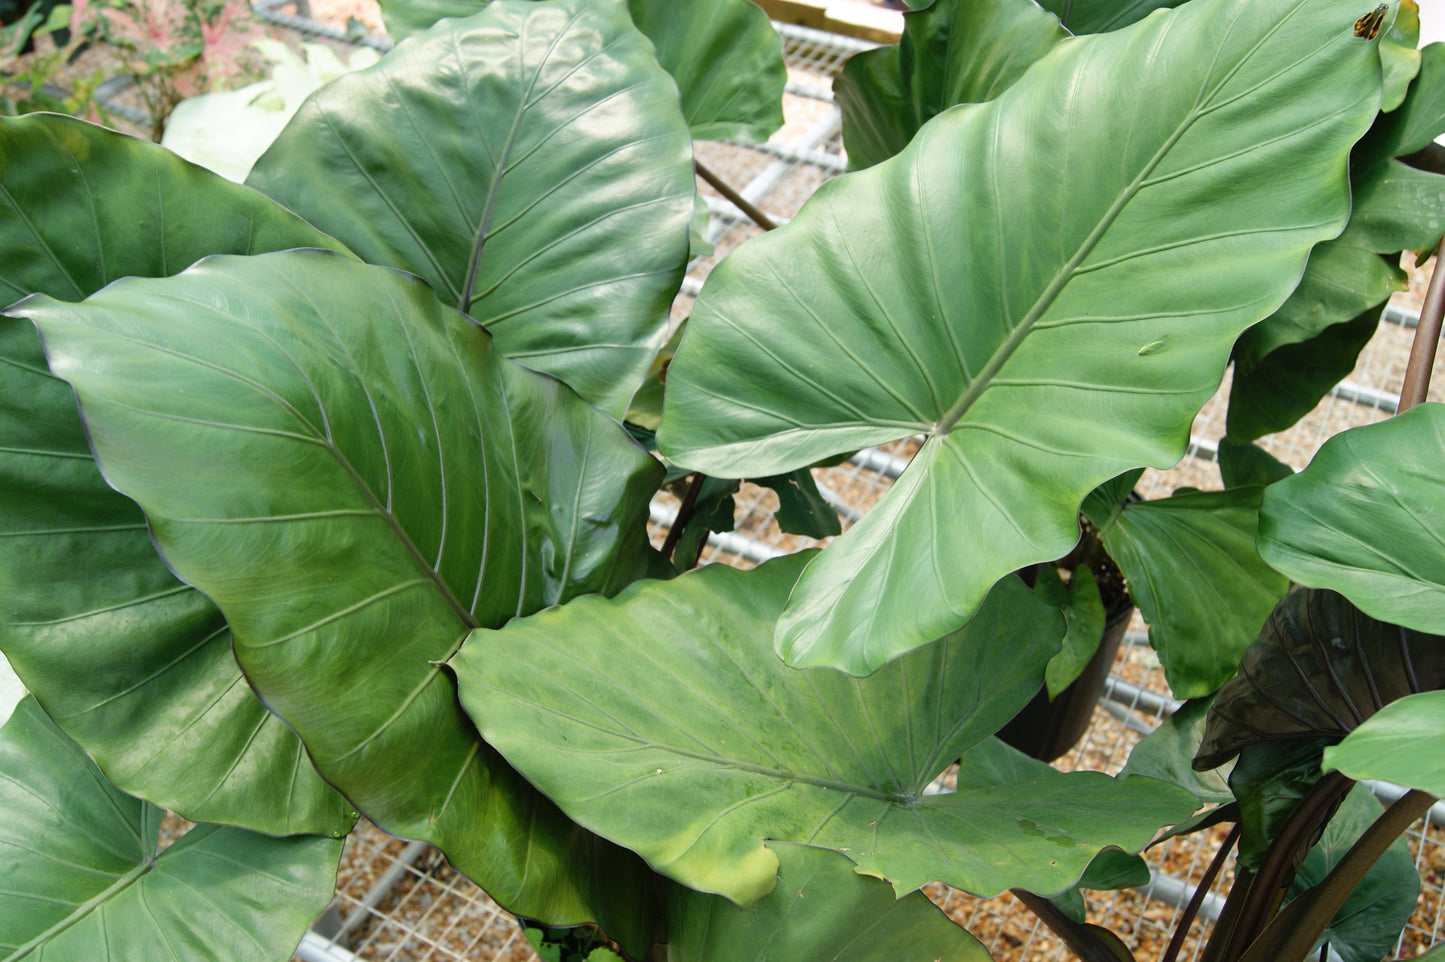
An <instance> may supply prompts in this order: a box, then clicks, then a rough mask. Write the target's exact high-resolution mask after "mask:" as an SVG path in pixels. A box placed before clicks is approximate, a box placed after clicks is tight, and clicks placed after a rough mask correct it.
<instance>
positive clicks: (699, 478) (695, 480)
mask: <svg viewBox="0 0 1445 962" xmlns="http://www.w3.org/2000/svg"><path fill="white" fill-rule="evenodd" d="M705 481H707V475H705V474H703V473H702V472H701V471H699V472H697V473H696V474H694V475H693V476H692V484H690V485H688V488H687V494H685V495H683V496H682V504H680V505H678V507H677V517H676V518H675V519H674V520H673V522H672V527H671V528H669V529H668V531H667V538H666V539H665V540H664V541H663V542H662V553H663V555H665V556H666V557H668V558H671V557H672V553H673V551H675V550H676V549H677V541H678V539H679V538H681V537H682V531H683V529H684V528H686V527H687V523H688V521H690V520H691V519H692V510H693V508H694V507H695V506H696V505H697V496H698V494H699V493H701V491H702V486H703V482H705Z"/></svg>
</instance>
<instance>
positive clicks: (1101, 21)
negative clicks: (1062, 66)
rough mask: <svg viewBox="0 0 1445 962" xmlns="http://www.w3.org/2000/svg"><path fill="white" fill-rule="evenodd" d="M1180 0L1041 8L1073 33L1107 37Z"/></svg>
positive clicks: (1098, 1) (1058, 1)
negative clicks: (1114, 31) (1054, 16)
mask: <svg viewBox="0 0 1445 962" xmlns="http://www.w3.org/2000/svg"><path fill="white" fill-rule="evenodd" d="M1179 2H1180V0H1043V2H1042V3H1040V4H1039V5H1040V6H1041V7H1043V8H1044V9H1045V10H1048V11H1051V12H1052V13H1054V14H1055V15H1056V16H1057V17H1058V18H1059V20H1061V21H1062V22H1063V24H1064V26H1066V27H1068V28H1069V32H1070V33H1074V34H1086V33H1104V32H1105V31H1108V30H1118V29H1120V28H1121V27H1127V26H1128V25H1129V24H1131V23H1134V22H1136V21H1138V20H1142V19H1143V18H1144V17H1146V16H1148V15H1149V14H1151V13H1153V12H1154V11H1155V10H1159V9H1162V8H1165V7H1172V6H1174V5H1175V4H1176V3H1179Z"/></svg>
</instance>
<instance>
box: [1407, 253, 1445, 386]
mask: <svg viewBox="0 0 1445 962" xmlns="http://www.w3.org/2000/svg"><path fill="white" fill-rule="evenodd" d="M1442 315H1445V238H1441V240H1440V243H1439V244H1437V245H1436V247H1435V270H1434V272H1433V273H1432V274H1431V275H1430V286H1429V287H1428V288H1427V289H1426V291H1425V304H1424V306H1423V307H1421V308H1420V326H1419V327H1417V328H1415V343H1414V345H1412V346H1411V348H1410V362H1409V365H1408V366H1407V367H1406V368H1405V385H1404V387H1402V388H1400V408H1399V409H1400V410H1401V411H1408V410H1409V409H1410V408H1412V407H1414V406H1415V405H1417V404H1420V403H1423V402H1424V400H1425V397H1426V395H1428V394H1429V393H1430V370H1431V368H1433V367H1434V366H1435V347H1436V345H1438V344H1439V343H1440V318H1441V316H1442Z"/></svg>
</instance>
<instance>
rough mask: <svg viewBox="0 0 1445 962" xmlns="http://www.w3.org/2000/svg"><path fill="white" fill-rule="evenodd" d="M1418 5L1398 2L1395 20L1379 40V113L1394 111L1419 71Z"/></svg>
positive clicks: (1412, 2)
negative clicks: (1381, 77) (1381, 73)
mask: <svg viewBox="0 0 1445 962" xmlns="http://www.w3.org/2000/svg"><path fill="white" fill-rule="evenodd" d="M1419 47H1420V5H1419V4H1418V3H1417V2H1416V0H1400V3H1399V5H1398V6H1396V7H1395V21H1394V23H1392V24H1390V29H1389V30H1387V31H1386V32H1385V36H1384V38H1383V39H1382V40H1381V41H1380V66H1381V67H1382V68H1383V69H1384V74H1385V85H1384V96H1383V97H1382V98H1381V101H1380V109H1381V110H1382V111H1386V112H1388V111H1391V110H1395V109H1397V108H1398V107H1399V106H1400V104H1401V103H1403V102H1404V100H1405V94H1406V92H1407V91H1408V90H1409V89H1410V83H1411V81H1413V80H1414V79H1415V77H1416V75H1417V74H1419V72H1420V61H1421V59H1422V57H1421V52H1420V50H1419Z"/></svg>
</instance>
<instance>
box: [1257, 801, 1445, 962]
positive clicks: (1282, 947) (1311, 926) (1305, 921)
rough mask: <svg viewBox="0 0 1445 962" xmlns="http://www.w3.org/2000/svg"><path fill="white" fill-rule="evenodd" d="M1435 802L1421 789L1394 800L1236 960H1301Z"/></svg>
mask: <svg viewBox="0 0 1445 962" xmlns="http://www.w3.org/2000/svg"><path fill="white" fill-rule="evenodd" d="M1436 801H1437V799H1436V798H1435V796H1433V795H1430V794H1429V793H1427V792H1422V791H1420V790H1419V789H1411V790H1410V791H1409V792H1406V793H1405V794H1404V795H1403V796H1401V797H1400V798H1399V799H1397V800H1396V801H1395V803H1394V804H1393V805H1391V806H1390V807H1389V808H1388V809H1386V810H1385V813H1384V814H1383V815H1381V816H1380V817H1379V818H1377V819H1375V822H1374V824H1373V825H1371V826H1370V827H1369V828H1367V829H1365V832H1364V834H1363V835H1361V836H1360V837H1359V839H1357V840H1356V841H1355V844H1354V845H1352V846H1350V850H1349V851H1348V852H1346V853H1345V857H1344V858H1342V859H1340V861H1339V863H1338V864H1336V865H1335V867H1334V868H1333V869H1331V870H1330V873H1329V874H1328V875H1326V876H1325V879H1324V881H1323V882H1321V883H1320V884H1319V885H1317V886H1315V887H1314V888H1312V889H1310V890H1309V891H1308V892H1306V893H1304V894H1303V895H1301V896H1299V897H1298V898H1296V899H1295V900H1294V901H1293V902H1291V903H1290V904H1289V906H1288V907H1287V908H1286V909H1285V910H1284V911H1283V912H1281V913H1280V914H1279V916H1278V917H1276V918H1275V920H1274V921H1273V922H1271V923H1270V925H1269V927H1268V928H1266V929H1265V931H1264V932H1263V933H1262V934H1261V935H1260V937H1259V939H1258V941H1256V942H1255V944H1253V945H1251V946H1250V947H1249V951H1247V952H1245V953H1244V955H1242V956H1241V957H1240V962H1302V960H1303V959H1304V957H1305V956H1306V954H1308V953H1309V951H1310V949H1311V948H1313V947H1314V944H1315V939H1317V938H1319V936H1320V933H1321V932H1323V931H1324V930H1325V928H1326V927H1327V926H1328V925H1329V924H1330V920H1331V919H1333V918H1334V917H1335V913H1337V912H1338V911H1339V910H1340V906H1342V905H1344V904H1345V899H1347V898H1349V896H1350V893H1351V892H1353V891H1354V890H1355V887H1356V886H1357V885H1359V884H1360V881H1361V879H1363V878H1364V877H1365V873H1366V872H1368V871H1369V870H1370V867H1371V866H1372V865H1374V864H1375V862H1376V861H1378V860H1379V858H1380V856H1381V855H1384V854H1385V850H1386V849H1388V848H1389V847H1390V845H1391V844H1392V843H1393V842H1394V841H1395V839H1397V838H1399V837H1400V836H1401V835H1403V834H1404V833H1405V830H1406V829H1408V828H1409V827H1410V826H1411V825H1413V824H1414V823H1415V820H1416V819H1418V818H1419V817H1420V816H1422V815H1424V814H1425V813H1426V812H1427V811H1429V809H1430V806H1431V805H1434V804H1435V802H1436Z"/></svg>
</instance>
